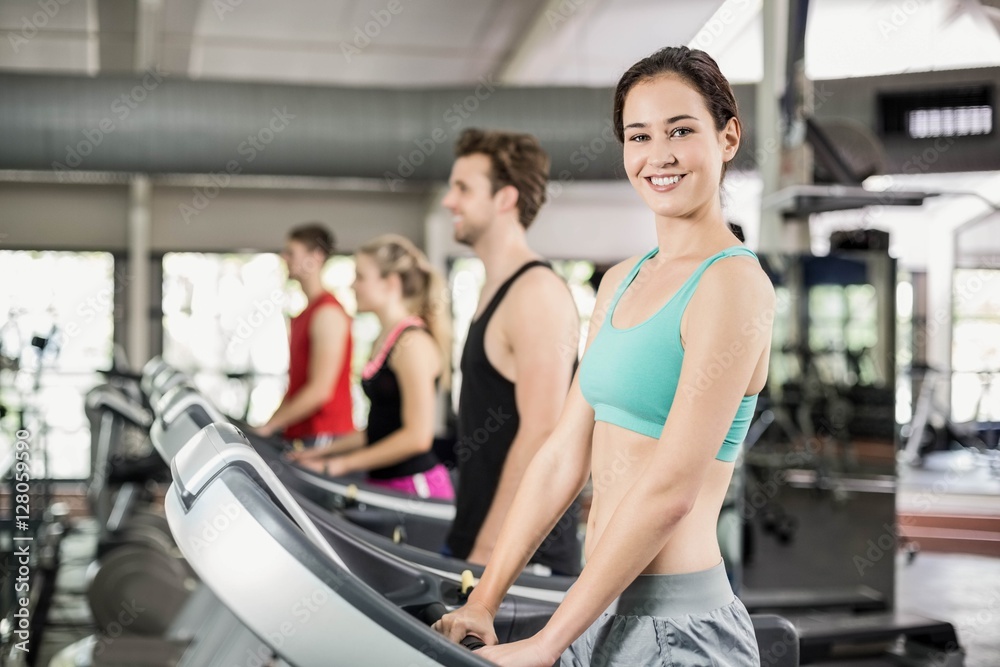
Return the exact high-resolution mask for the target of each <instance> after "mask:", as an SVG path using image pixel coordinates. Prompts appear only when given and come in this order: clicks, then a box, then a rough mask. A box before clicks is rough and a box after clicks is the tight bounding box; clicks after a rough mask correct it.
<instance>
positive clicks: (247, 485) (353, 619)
mask: <svg viewBox="0 0 1000 667" xmlns="http://www.w3.org/2000/svg"><path fill="white" fill-rule="evenodd" d="M171 468H172V472H173V476H174V483H173V484H172V485H171V487H170V489H169V491H168V492H167V498H166V510H167V519H168V521H169V522H170V527H171V531H172V532H173V534H174V537H175V539H176V540H177V543H178V545H179V546H180V548H181V550H182V552H183V553H184V555H185V556H186V557H187V558H188V561H189V563H190V564H191V566H192V567H193V568H194V569H195V571H197V572H198V574H199V575H200V576H201V578H202V580H203V581H204V582H205V583H206V585H208V586H209V587H210V588H211V589H212V591H213V592H214V593H215V595H217V596H218V598H219V599H220V600H221V601H222V602H223V603H224V604H225V605H226V606H227V607H229V609H230V610H231V611H232V612H233V613H234V614H235V615H236V616H237V617H238V618H239V619H240V621H242V622H243V623H244V624H245V625H246V626H247V627H248V628H249V629H250V630H251V631H253V632H254V633H255V634H256V635H257V636H258V637H260V638H261V640H262V641H264V642H265V643H266V644H267V645H268V646H269V647H270V648H271V649H272V650H273V651H274V652H275V653H276V654H277V655H279V656H280V657H281V658H282V659H284V660H285V661H287V662H288V663H289V664H290V665H294V666H296V667H311V666H312V665H317V666H319V665H324V666H326V665H330V664H331V663H332V664H344V665H357V664H378V665H388V664H391V665H455V666H465V665H470V666H471V665H487V664H489V663H487V662H485V661H483V660H482V659H480V658H478V657H476V656H475V654H474V653H472V652H471V651H469V650H467V649H466V648H463V647H462V646H459V645H458V644H454V643H452V642H450V641H448V640H447V639H446V638H444V637H443V636H441V635H439V634H437V633H436V632H434V631H433V630H431V629H430V627H429V626H430V624H431V623H433V622H434V621H435V620H437V619H438V618H440V616H441V615H442V614H443V613H445V612H446V611H447V610H448V609H449V608H453V607H456V606H459V605H461V604H462V603H464V597H463V591H462V590H461V589H460V587H459V586H456V585H455V584H454V583H452V582H449V581H447V580H445V579H443V578H442V577H439V576H436V575H434V574H433V573H430V572H426V571H423V570H420V569H418V568H416V567H414V566H412V565H410V564H408V563H406V562H404V561H401V560H400V559H398V558H395V557H391V556H389V555H388V554H383V553H381V552H379V551H378V550H377V549H374V548H371V547H370V546H368V547H367V548H366V545H364V543H362V542H357V543H351V542H349V541H344V542H339V543H334V541H331V540H328V539H327V538H326V536H324V534H323V533H324V531H323V530H322V528H321V527H319V526H317V525H316V524H315V523H314V522H313V521H312V520H311V519H310V518H309V516H308V515H307V514H306V512H305V511H304V510H303V509H302V507H301V506H300V505H299V504H298V503H297V502H296V500H295V499H294V498H293V497H292V495H291V494H290V493H289V491H288V490H287V489H286V488H285V487H284V486H283V485H282V484H281V482H280V481H279V480H278V478H277V477H276V476H275V475H274V473H273V472H272V471H271V470H270V468H268V466H267V464H266V462H265V461H264V460H263V459H262V458H261V457H260V456H259V455H257V454H256V452H254V450H253V448H252V447H250V445H249V443H248V442H247V441H246V439H245V438H244V437H243V435H242V434H241V433H240V431H239V430H238V429H236V428H235V427H234V426H232V425H230V424H213V425H211V426H208V427H206V428H205V429H203V430H202V431H200V432H199V433H198V434H197V435H196V436H195V437H194V438H192V439H191V441H190V442H189V443H188V444H186V445H185V446H184V447H183V448H182V449H181V451H180V452H179V453H178V454H177V456H176V457H175V458H174V460H173V463H172V466H171ZM251 584H253V585H251ZM554 610H555V605H554V604H545V603H539V602H536V601H525V600H522V599H518V598H516V597H514V596H511V595H508V596H507V597H505V598H504V602H503V603H502V604H501V606H500V609H499V610H498V612H497V616H496V620H495V627H496V632H497V636H498V637H499V638H500V639H501V641H504V642H510V641H517V640H519V639H523V638H526V637H529V636H531V635H533V634H535V633H536V632H537V631H538V630H540V629H541V628H542V627H543V626H544V624H545V623H546V622H547V621H548V618H549V616H550V615H551V613H552V612H553V611H554ZM753 620H754V630H755V633H756V635H757V641H758V645H759V647H760V650H761V658H762V665H764V666H766V667H794V666H795V665H798V636H797V634H796V632H795V629H794V627H792V626H791V624H790V623H788V621H787V620H785V619H782V618H780V617H776V616H755V617H754V618H753ZM477 641H478V640H475V638H472V637H467V638H466V640H465V642H463V643H464V644H465V645H466V646H467V647H469V648H472V647H473V646H474V644H475V643H476V642H477Z"/></svg>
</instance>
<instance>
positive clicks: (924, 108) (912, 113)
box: [878, 86, 993, 139]
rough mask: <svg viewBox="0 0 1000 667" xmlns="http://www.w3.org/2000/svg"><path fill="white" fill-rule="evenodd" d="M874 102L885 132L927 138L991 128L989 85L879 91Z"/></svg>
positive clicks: (991, 97) (968, 133)
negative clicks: (880, 92) (879, 93)
mask: <svg viewBox="0 0 1000 667" xmlns="http://www.w3.org/2000/svg"><path fill="white" fill-rule="evenodd" d="M878 106H879V117H880V118H881V122H882V132H883V134H886V135H905V136H907V137H909V138H911V139H928V138H934V137H966V136H975V135H984V134H991V133H992V132H993V89H992V87H990V86H973V87H965V88H955V89H950V90H936V91H917V92H912V93H883V94H881V95H880V96H879V100H878Z"/></svg>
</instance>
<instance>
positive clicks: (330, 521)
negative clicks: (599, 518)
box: [150, 387, 576, 602]
mask: <svg viewBox="0 0 1000 667" xmlns="http://www.w3.org/2000/svg"><path fill="white" fill-rule="evenodd" d="M168 398H169V400H167V399H168ZM164 403H165V404H166V407H165V409H164V412H163V413H162V414H160V415H158V416H157V419H156V421H155V422H154V424H153V426H152V428H151V432H150V437H151V439H152V441H153V443H154V445H155V446H156V448H157V450H158V451H159V452H160V453H161V455H162V456H163V457H164V460H171V461H172V460H173V458H174V457H175V456H176V455H177V452H179V451H180V449H181V448H182V447H183V445H184V444H186V443H187V441H189V440H191V439H192V438H194V437H195V436H196V435H197V434H198V433H199V432H200V431H201V430H202V429H203V428H204V427H206V426H209V425H211V424H213V423H226V420H225V418H224V417H222V415H221V414H220V413H219V412H218V411H217V410H216V409H215V408H214V407H213V406H212V405H211V404H210V403H209V402H208V401H207V400H205V398H204V397H203V396H201V394H200V393H198V392H197V391H196V390H194V389H192V388H190V387H177V388H175V389H173V390H171V391H170V392H169V394H168V395H165V397H164ZM243 437H245V438H247V436H246V434H245V433H244V434H243ZM247 439H248V441H249V438H247ZM268 451H273V449H270V448H268ZM259 454H260V452H259V451H258V455H259ZM261 458H262V459H264V460H265V463H266V464H267V465H268V467H269V468H270V469H271V470H272V471H273V472H275V474H276V475H277V476H278V478H279V479H281V480H282V481H283V482H284V479H285V477H286V476H287V471H286V469H285V464H283V463H281V462H280V459H279V460H277V461H274V460H268V459H266V458H265V457H263V456H262V457H261ZM293 481H297V480H294V479H293ZM289 489H290V491H291V493H292V495H293V496H294V497H295V499H296V501H298V502H299V503H300V505H301V506H302V507H303V509H304V510H305V511H306V513H307V514H308V515H309V517H310V518H311V519H312V520H313V521H314V522H315V523H316V524H317V525H319V526H322V527H324V529H325V530H324V535H325V536H326V537H327V539H330V540H333V541H335V542H340V543H341V544H343V543H344V541H345V540H347V541H352V542H358V541H360V542H365V543H367V544H369V545H371V546H374V547H375V548H377V549H378V550H380V551H383V552H386V553H389V554H391V555H394V556H396V557H398V558H401V559H403V560H405V561H408V562H410V563H411V564H413V565H415V566H417V567H419V568H421V569H423V570H425V571H428V572H432V573H435V574H437V575H439V576H442V577H445V578H447V579H448V580H450V581H452V582H460V581H461V577H462V573H463V572H464V571H466V570H469V571H471V572H472V573H473V574H474V575H475V576H480V575H481V574H482V570H483V568H482V566H480V565H474V564H472V563H467V562H465V561H462V560H458V559H455V558H449V557H445V556H442V555H440V554H439V553H437V552H431V551H427V550H425V549H421V548H418V547H417V546H414V545H410V544H405V543H403V542H402V541H401V540H398V539H394V537H389V536H386V535H384V534H382V533H380V532H373V531H371V530H369V528H368V526H370V525H372V524H374V523H380V524H381V525H385V526H388V525H389V524H390V523H395V524H397V525H405V521H406V518H405V517H403V518H400V517H399V516H398V514H397V513H395V512H387V511H383V510H380V509H377V508H376V509H371V508H364V509H360V508H354V509H353V510H351V509H348V510H347V511H339V510H334V511H330V510H328V509H327V508H325V507H323V506H321V505H319V504H317V503H316V502H314V501H312V500H310V499H309V498H308V497H307V496H303V495H301V494H300V493H299V492H298V491H297V490H296V489H295V488H294V487H289ZM397 498H398V494H395V495H394V496H393V498H392V499H391V500H396V499H397ZM366 516H367V517H369V518H368V519H367V520H364V521H359V520H358V517H366ZM372 516H378V517H382V518H381V519H378V520H375V519H371V518H370V517H372ZM400 522H404V523H402V524H401V523H400ZM575 580H576V578H575V577H559V576H552V577H546V576H538V575H534V574H530V573H523V574H522V575H521V576H520V577H519V578H518V580H517V582H516V583H515V585H514V587H513V588H512V589H511V593H512V594H513V595H517V596H519V597H524V598H529V599H534V600H545V601H550V602H559V601H560V600H562V598H563V596H564V595H565V592H566V590H567V589H568V588H569V587H570V586H571V585H572V584H573V582H574V581H575Z"/></svg>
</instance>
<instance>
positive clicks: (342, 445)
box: [289, 235, 454, 499]
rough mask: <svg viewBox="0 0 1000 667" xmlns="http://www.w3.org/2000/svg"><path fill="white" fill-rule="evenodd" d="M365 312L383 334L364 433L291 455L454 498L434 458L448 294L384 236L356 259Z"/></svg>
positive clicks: (371, 369) (432, 273) (366, 381)
mask: <svg viewBox="0 0 1000 667" xmlns="http://www.w3.org/2000/svg"><path fill="white" fill-rule="evenodd" d="M356 264H357V275H356V278H355V281H354V291H355V293H356V294H357V300H358V311H359V312H373V313H375V314H376V315H377V316H378V318H379V322H380V323H381V325H382V332H381V334H380V335H379V337H378V340H376V342H375V345H374V346H373V349H372V357H371V360H370V361H369V362H368V364H367V365H366V366H365V369H364V372H363V373H362V378H361V386H362V388H363V389H364V391H365V394H366V395H367V396H368V399H369V401H370V404H371V408H370V411H369V416H368V427H367V429H366V430H365V431H364V432H357V433H354V434H352V435H349V436H346V437H343V438H339V439H337V440H336V441H334V442H332V443H329V444H328V445H325V446H321V447H316V448H314V449H312V450H309V451H302V452H294V453H292V454H290V455H289V456H290V458H292V460H294V461H296V462H298V463H299V464H301V465H303V466H306V467H308V468H311V469H313V470H317V471H320V472H324V473H326V474H328V475H332V476H341V475H346V474H349V473H353V472H360V471H365V472H367V473H368V479H369V481H370V482H371V483H374V484H378V485H381V486H385V487H388V488H392V489H395V490H398V491H403V492H405V493H411V494H414V495H418V496H421V497H425V498H446V499H451V498H453V497H454V491H453V489H452V485H451V478H450V476H449V475H448V471H447V470H446V469H445V467H444V466H443V465H441V464H440V463H439V462H438V460H437V458H436V457H435V456H434V455H433V453H431V447H432V445H433V442H434V415H435V414H436V410H435V400H436V394H437V391H436V386H437V383H438V381H439V380H442V379H443V381H444V382H447V381H448V377H449V375H450V373H449V371H450V363H449V355H448V352H449V349H450V345H451V338H450V332H451V322H450V318H449V317H448V312H449V310H448V299H447V289H446V287H445V285H444V281H443V279H442V278H441V276H440V274H439V273H438V272H437V271H436V270H435V269H434V268H433V267H432V266H431V265H430V263H429V262H428V261H427V258H426V256H424V254H423V253H422V252H421V251H420V250H419V249H418V248H417V247H416V246H414V245H413V244H412V243H411V242H410V241H409V240H407V239H406V238H403V237H401V236H396V235H386V236H380V237H378V238H376V239H374V240H373V241H371V242H369V243H368V244H366V245H364V246H362V247H361V248H360V249H359V250H358V253H357V255H356Z"/></svg>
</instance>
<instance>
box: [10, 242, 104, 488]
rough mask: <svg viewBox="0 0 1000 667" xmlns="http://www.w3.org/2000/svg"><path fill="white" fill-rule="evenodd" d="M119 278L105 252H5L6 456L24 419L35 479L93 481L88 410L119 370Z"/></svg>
mask: <svg viewBox="0 0 1000 667" xmlns="http://www.w3.org/2000/svg"><path fill="white" fill-rule="evenodd" d="M114 271H115V263H114V258H113V257H112V255H111V254H110V253H105V252H51V251H38V252H36V251H10V250H4V251H0V285H4V286H5V289H3V290H0V357H2V361H3V363H0V404H2V405H3V406H5V407H6V408H7V415H6V416H5V417H4V419H3V421H2V428H0V452H4V451H6V450H7V448H8V447H9V446H10V445H12V444H13V442H14V440H13V436H14V434H15V432H16V431H17V430H18V429H19V428H20V425H21V420H22V419H23V423H24V426H25V428H26V429H27V430H28V431H29V432H30V433H31V438H30V443H31V447H32V461H33V471H32V472H33V476H34V477H35V478H36V479H38V478H42V477H48V478H52V479H84V478H86V477H87V476H88V475H89V474H90V423H89V422H88V420H87V416H86V414H85V412H84V408H83V402H84V397H85V395H86V393H87V392H88V391H90V390H91V389H92V388H94V387H95V386H97V385H98V384H100V383H102V382H103V381H104V380H103V376H102V375H101V374H100V373H99V371H101V370H107V369H109V368H110V367H111V365H112V349H113V340H114V336H113V334H114V301H115V290H116V285H115V277H114ZM120 287H121V286H118V288H120ZM35 337H42V338H45V339H47V340H48V344H47V345H46V346H45V348H44V350H42V351H40V350H39V348H38V347H36V346H34V345H32V339H33V338H35ZM38 342H40V341H38ZM36 387H37V388H36ZM0 458H2V456H0Z"/></svg>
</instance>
